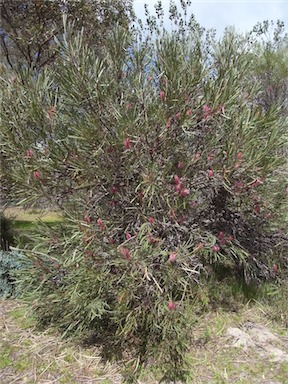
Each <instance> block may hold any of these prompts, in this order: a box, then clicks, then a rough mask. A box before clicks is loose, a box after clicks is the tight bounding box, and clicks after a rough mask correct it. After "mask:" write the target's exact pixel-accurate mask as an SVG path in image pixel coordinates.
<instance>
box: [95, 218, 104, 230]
mask: <svg viewBox="0 0 288 384" xmlns="http://www.w3.org/2000/svg"><path fill="white" fill-rule="evenodd" d="M97 225H98V227H99V228H100V229H101V231H105V225H104V224H103V221H102V220H101V219H98V220H97Z"/></svg>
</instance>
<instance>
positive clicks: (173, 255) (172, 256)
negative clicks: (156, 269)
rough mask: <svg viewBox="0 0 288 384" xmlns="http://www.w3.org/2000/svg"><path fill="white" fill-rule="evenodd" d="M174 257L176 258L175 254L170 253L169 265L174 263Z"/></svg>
mask: <svg viewBox="0 0 288 384" xmlns="http://www.w3.org/2000/svg"><path fill="white" fill-rule="evenodd" d="M176 256H177V253H170V255H169V261H170V263H175V261H176Z"/></svg>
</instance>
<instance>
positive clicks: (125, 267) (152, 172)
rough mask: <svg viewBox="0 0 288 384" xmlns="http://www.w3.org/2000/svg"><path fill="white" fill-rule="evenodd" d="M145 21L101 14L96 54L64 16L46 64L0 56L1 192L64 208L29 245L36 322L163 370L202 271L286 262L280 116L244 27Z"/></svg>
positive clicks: (266, 272)
mask: <svg viewBox="0 0 288 384" xmlns="http://www.w3.org/2000/svg"><path fill="white" fill-rule="evenodd" d="M159 15H160V16H161V12H160V11H159ZM171 15H172V19H173V17H174V19H175V20H176V21H177V18H178V13H177V12H176V13H175V9H174V8H173V7H172V8H171ZM160 16H159V17H160ZM64 19H65V18H64ZM155 23H156V21H155V20H154V19H151V18H148V28H146V30H145V33H144V30H142V29H141V28H138V29H137V28H136V27H135V26H134V29H133V33H128V32H127V30H126V29H125V28H123V27H121V26H120V25H118V26H115V28H114V29H113V30H112V32H111V35H110V36H108V37H107V42H106V43H107V46H106V51H105V52H106V55H105V57H99V56H98V55H97V52H95V50H93V49H91V48H90V47H89V45H86V44H85V42H84V40H83V34H77V35H76V36H74V34H73V29H72V28H71V26H70V25H69V24H66V25H65V31H64V35H63V38H59V39H56V40H55V43H56V44H57V49H58V50H59V53H61V55H59V57H61V59H59V61H58V62H57V65H56V67H54V68H45V69H43V70H42V71H41V72H38V73H37V74H36V73H35V72H31V71H30V70H28V71H27V72H26V74H25V73H23V75H22V77H21V79H20V78H19V77H15V76H14V75H13V76H11V75H12V74H11V72H9V70H8V69H7V70H6V69H5V70H3V71H2V76H1V78H2V84H3V103H2V112H1V117H2V139H3V140H2V142H3V146H2V151H3V154H4V155H5V159H6V161H8V162H10V163H11V164H13V167H12V168H11V177H12V179H13V181H14V184H13V195H14V196H15V197H17V198H19V199H22V204H24V205H33V204H44V203H45V204H48V203H49V204H51V205H53V206H57V207H58V208H59V210H61V212H62V213H63V218H64V221H63V225H62V226H61V227H60V228H59V229H58V230H57V229H53V228H46V230H45V233H42V234H41V233H39V236H38V237H37V238H36V242H35V248H34V249H30V250H28V249H27V254H29V255H31V256H30V257H31V258H32V259H33V267H32V268H31V269H30V272H29V274H27V275H26V279H25V276H24V277H23V283H25V284H26V290H27V292H30V296H31V299H32V300H33V301H34V307H35V309H36V311H37V313H38V316H39V320H40V321H41V322H42V323H44V324H52V325H56V326H57V327H59V328H60V329H62V330H63V332H64V333H65V334H67V333H80V334H81V335H83V334H84V335H86V336H91V335H92V336H93V335H94V337H95V342H100V343H104V344H105V345H106V346H107V345H108V346H109V347H110V353H111V351H113V352H115V351H117V352H118V353H119V355H118V357H121V358H123V359H124V361H128V362H130V363H131V361H132V362H133V364H134V365H133V364H132V365H133V367H132V368H131V367H130V370H128V371H127V380H128V379H131V380H132V379H133V377H136V376H137V373H138V372H139V367H140V368H141V366H143V364H145V363H147V362H148V361H150V358H151V357H152V358H153V359H154V361H155V360H156V361H158V362H159V365H160V368H161V370H162V372H163V380H167V381H169V380H176V379H184V378H185V376H186V374H187V372H186V366H185V354H184V352H185V350H186V349H187V348H188V346H189V337H190V335H191V329H190V327H192V325H193V324H192V323H191V322H190V321H189V319H188V317H187V316H188V313H189V311H187V308H189V307H190V308H191V307H192V308H193V305H194V303H195V302H196V301H197V300H200V301H201V289H202V287H203V286H204V285H205V283H206V282H207V281H208V280H209V279H213V278H223V277H224V276H227V275H231V274H233V275H236V276H238V277H239V279H243V280H244V281H245V282H246V284H250V283H252V282H253V283H255V282H258V281H261V280H263V279H275V278H278V277H279V278H280V277H285V276H287V250H288V249H287V248H288V247H287V239H286V238H285V235H284V232H285V228H287V222H286V220H287V219H286V217H285V216H284V214H283V212H285V208H287V183H286V181H285V167H284V165H285V162H286V159H285V143H286V141H287V116H286V115H285V114H283V113H282V111H283V110H282V105H281V103H279V104H278V103H277V102H275V103H271V105H269V107H266V106H265V108H264V107H263V105H262V104H261V103H260V102H259V100H261V95H262V94H263V88H261V82H260V81H258V80H257V76H256V75H255V68H256V65H258V64H259V56H258V54H257V53H256V52H255V51H254V50H253V35H250V36H241V35H238V34H236V33H235V32H234V31H233V30H227V31H226V33H225V34H224V36H223V38H222V39H221V41H220V42H216V41H215V40H214V38H213V34H212V33H207V34H205V32H204V31H203V29H201V28H200V26H199V25H198V24H197V23H196V21H195V20H194V18H193V17H192V18H191V20H190V22H189V23H186V25H185V23H179V22H178V21H177V22H176V23H175V24H176V25H179V28H178V27H177V28H176V29H175V30H174V32H173V33H168V32H166V31H163V30H161V28H160V27H157V25H155ZM285 135H286V136H285ZM25 284H24V285H25ZM192 311H193V309H192ZM190 313H191V311H190ZM96 335H97V336H96ZM127 351H130V354H129V353H127ZM132 356H134V358H133V359H132ZM110 357H111V356H110ZM128 366H129V364H128Z"/></svg>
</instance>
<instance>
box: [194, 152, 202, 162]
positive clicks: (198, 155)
mask: <svg viewBox="0 0 288 384" xmlns="http://www.w3.org/2000/svg"><path fill="white" fill-rule="evenodd" d="M200 157H201V153H199V152H197V153H196V154H195V159H196V160H198V159H199V158H200Z"/></svg>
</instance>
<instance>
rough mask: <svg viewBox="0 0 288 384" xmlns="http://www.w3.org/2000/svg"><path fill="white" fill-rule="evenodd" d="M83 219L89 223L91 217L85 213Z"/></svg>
mask: <svg viewBox="0 0 288 384" xmlns="http://www.w3.org/2000/svg"><path fill="white" fill-rule="evenodd" d="M84 221H85V222H86V223H87V224H88V223H91V218H90V216H89V215H85V216H84Z"/></svg>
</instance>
